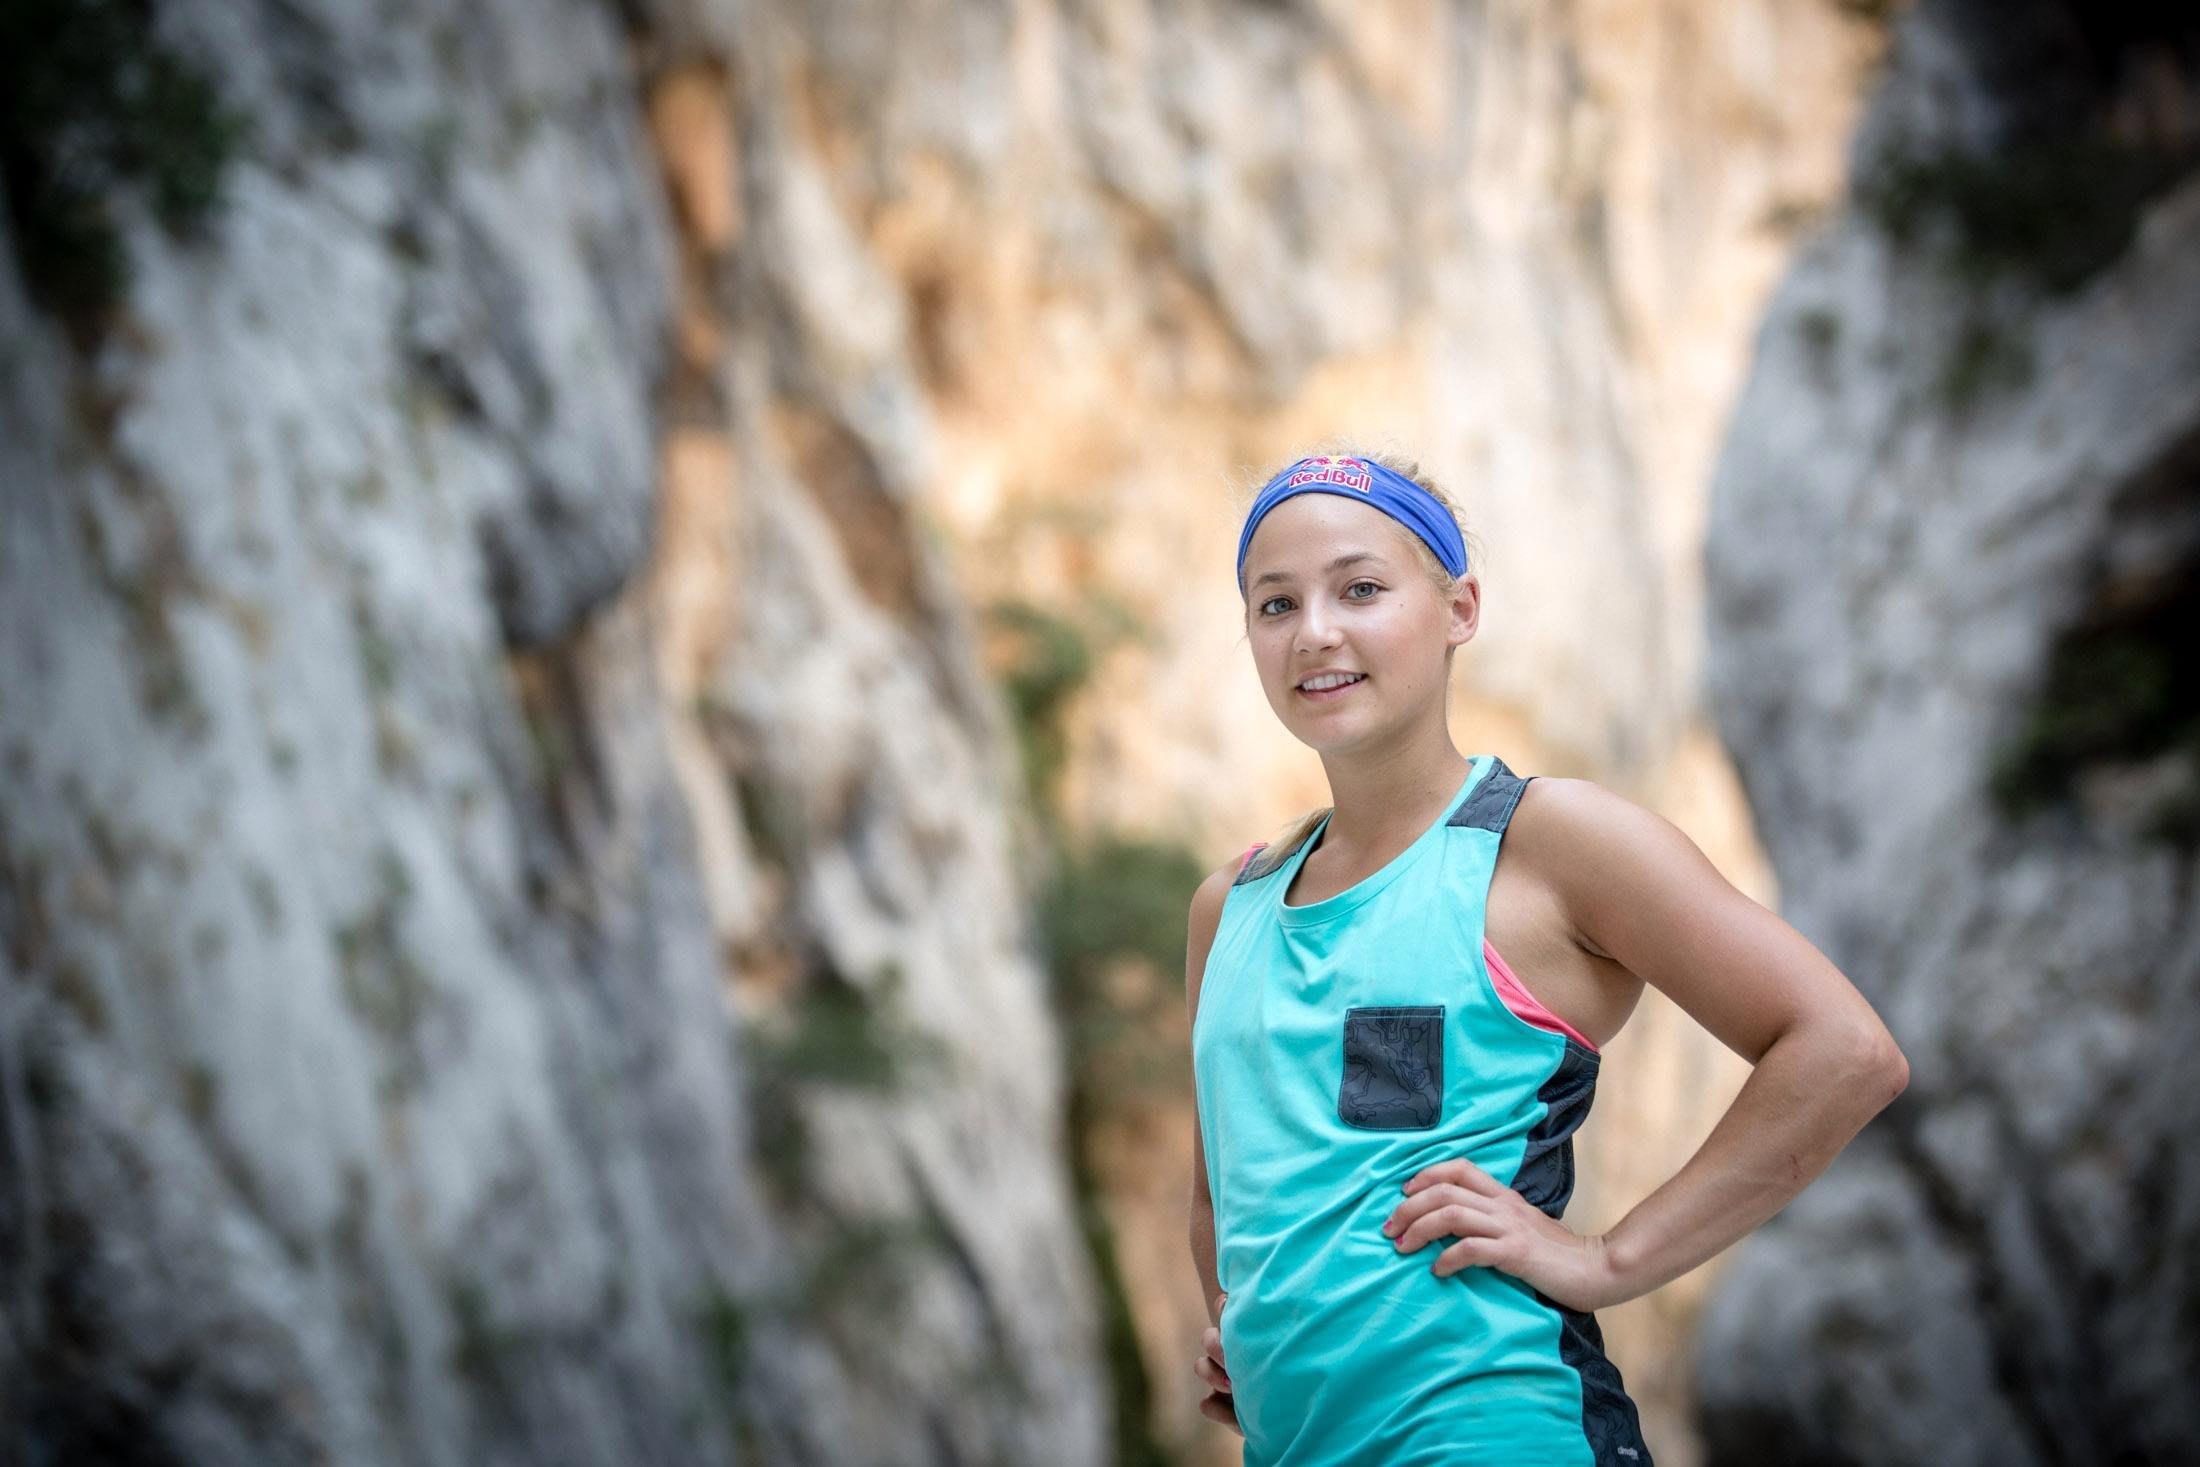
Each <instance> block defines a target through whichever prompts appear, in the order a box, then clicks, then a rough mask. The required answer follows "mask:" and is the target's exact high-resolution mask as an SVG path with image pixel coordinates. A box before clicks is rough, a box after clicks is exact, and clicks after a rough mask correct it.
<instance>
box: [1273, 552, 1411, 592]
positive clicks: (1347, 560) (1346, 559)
mask: <svg viewBox="0 0 2200 1467" xmlns="http://www.w3.org/2000/svg"><path fill="white" fill-rule="evenodd" d="M1363 560H1372V561H1377V562H1380V561H1381V560H1382V557H1381V556H1380V555H1377V554H1376V553H1375V552H1374V551H1372V550H1355V551H1353V552H1352V553H1351V554H1350V555H1340V556H1338V557H1337V558H1336V559H1335V560H1332V561H1331V562H1329V564H1327V565H1325V566H1323V567H1322V573H1323V574H1324V575H1327V574H1329V573H1330V572H1332V571H1339V570H1343V569H1344V568H1345V567H1346V566H1348V565H1357V564H1359V563H1360V562H1361V561H1363ZM1290 579H1292V576H1291V573H1290V572H1289V571H1280V570H1278V571H1264V572H1262V573H1261V574H1260V575H1258V576H1255V577H1254V578H1253V584H1252V585H1251V586H1250V587H1249V588H1248V589H1250V590H1255V591H1257V590H1259V589H1260V588H1261V587H1262V586H1265V585H1267V584H1268V583H1269V582H1270V581H1288V580H1290Z"/></svg>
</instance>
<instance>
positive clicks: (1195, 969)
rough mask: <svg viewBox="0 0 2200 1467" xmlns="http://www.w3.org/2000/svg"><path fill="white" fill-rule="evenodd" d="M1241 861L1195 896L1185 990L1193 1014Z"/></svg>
mask: <svg viewBox="0 0 2200 1467" xmlns="http://www.w3.org/2000/svg"><path fill="white" fill-rule="evenodd" d="M1238 871H1239V861H1238V860H1237V859H1236V858H1233V859H1231V860H1229V861H1226V862H1224V863H1223V864H1222V865H1220V866H1217V867H1216V868H1215V869H1214V870H1213V871H1211V872H1209V873H1208V874H1207V877H1206V879H1205V880H1203V881H1201V882H1200V883H1199V889H1198V890H1197V891H1195V892H1193V893H1192V910H1191V916H1190V919H1189V920H1188V922H1187V924H1186V928H1185V934H1184V989H1185V994H1186V998H1187V1001H1188V1002H1189V1003H1190V1005H1191V1008H1192V1012H1193V1013H1194V1014H1197V1013H1198V1012H1199V979H1200V975H1201V974H1202V973H1204V972H1205V971H1206V969H1207V950H1208V949H1209V948H1211V947H1213V946H1214V941H1215V929H1216V928H1217V927H1219V926H1221V925H1222V904H1223V902H1224V900H1225V899H1226V898H1228V896H1229V895H1230V888H1231V887H1232V886H1233V885H1235V884H1236V882H1237V878H1238Z"/></svg>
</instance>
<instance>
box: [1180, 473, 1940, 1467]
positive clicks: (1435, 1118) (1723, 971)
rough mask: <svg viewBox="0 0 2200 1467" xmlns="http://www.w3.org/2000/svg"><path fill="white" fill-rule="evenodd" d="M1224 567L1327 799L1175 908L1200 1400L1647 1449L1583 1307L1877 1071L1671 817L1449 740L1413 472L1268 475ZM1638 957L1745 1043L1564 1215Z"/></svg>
mask: <svg viewBox="0 0 2200 1467" xmlns="http://www.w3.org/2000/svg"><path fill="white" fill-rule="evenodd" d="M1238 586H1239V589H1240V591H1241V592H1242V593H1243V597H1244V605H1245V618H1246V628H1247V636H1248V638H1249V640H1250V641H1251V644H1252V651H1253V661H1254V664H1255V666H1256V667H1257V668H1258V670H1259V673H1260V680H1261V686H1262V689H1263V690H1264V691H1265V692H1266V694H1267V696H1268V702H1269V706H1270V707H1272V708H1274V709H1275V711H1276V716H1277V717H1278V718H1280V719H1282V720H1283V724H1284V726H1285V727H1286V728H1288V729H1289V730H1290V731H1291V733H1292V735H1293V737H1295V738H1297V739H1299V740H1300V741H1301V742H1303V743H1305V744H1307V745H1309V746H1310V747H1312V748H1313V749H1314V750H1315V751H1316V752H1317V753H1318V754H1320V756H1321V760H1322V765H1323V768H1324V771H1325V772H1326V773H1327V775H1328V779H1329V787H1330V791H1331V794H1332V796H1333V801H1334V803H1333V805H1332V806H1331V807H1330V808H1329V809H1326V810H1318V811H1315V812H1313V813H1312V814H1310V815H1308V816H1307V817H1305V818H1304V819H1302V820H1301V821H1299V822H1298V823H1297V825H1296V827H1295V829H1294V830H1292V831H1291V832H1290V833H1289V834H1287V835H1286V836H1284V837H1283V838H1281V839H1279V840H1277V841H1275V842H1273V843H1272V844H1266V845H1264V846H1255V847H1254V848H1253V849H1252V850H1251V851H1249V852H1247V853H1246V855H1245V856H1244V857H1241V858H1240V859H1239V860H1237V861H1233V862H1231V863H1230V864H1229V865H1227V866H1225V867H1223V868H1222V869H1220V870H1218V871H1216V872H1215V873H1214V874H1213V875H1211V876H1209V877H1208V878H1207V880H1206V881H1205V882H1204V883H1203V884H1202V885H1201V886H1200V888H1199V891H1198V893H1197V895H1196V896H1195V897H1194V898H1193V900H1192V905H1191V920H1190V935H1189V944H1188V952H1187V955H1186V975H1185V976H1186V986H1187V989H1188V998H1189V1002H1190V1005H1191V1010H1192V1022H1193V1029H1192V1053H1193V1071H1194V1080H1195V1085H1196V1092H1197V1104H1198V1126H1197V1130H1196V1132H1195V1146H1196V1154H1195V1158H1194V1165H1193V1196H1192V1253H1193V1259H1194V1262H1195V1264H1196V1265H1197V1267H1198V1269H1199V1272H1200V1276H1201V1280H1202V1282H1203V1284H1204V1286H1205V1292H1206V1296H1207V1298H1208V1299H1209V1300H1210V1301H1212V1302H1211V1303H1210V1304H1209V1316H1210V1319H1211V1320H1213V1321H1214V1327H1211V1328H1209V1329H1208V1330H1207V1332H1206V1337H1205V1342H1204V1354H1203V1356H1202V1358H1201V1359H1199V1360H1198V1361H1197V1362H1196V1363H1195V1367H1194V1368H1195V1370H1196V1372H1197V1373H1198V1375H1199V1376H1200V1378H1201V1379H1202V1380H1203V1381H1205V1382H1206V1383H1207V1385H1208V1386H1209V1387H1210V1388H1211V1392H1210V1394H1209V1395H1208V1396H1207V1398H1206V1400H1205V1401H1204V1402H1202V1405H1201V1410H1202V1412H1203V1413H1204V1414H1205V1415H1207V1416H1208V1417H1210V1418H1211V1419H1214V1420H1217V1421H1221V1422H1224V1423H1226V1424H1229V1425H1231V1426H1233V1427H1235V1428H1236V1429H1238V1430H1239V1431H1241V1432H1242V1433H1243V1435H1244V1437H1245V1454H1244V1460H1245V1462H1246V1464H1247V1467H1268V1464H1288V1467H1330V1464H1339V1467H1342V1464H1375V1463H1380V1464H1387V1467H1400V1464H1415V1463H1419V1464H1465V1463H1503V1464H1510V1463H1535V1464H1539V1467H1542V1464H1552V1467H1556V1464H1569V1463H1596V1464H1600V1467H1601V1464H1623V1467H1649V1464H1650V1460H1651V1458H1650V1451H1649V1448H1648V1447H1647V1446H1646V1445H1645V1444H1644V1442H1643V1439H1642V1433H1641V1427H1640V1424H1639V1422H1638V1420H1637V1417H1636V1412H1635V1408H1634V1404H1633V1403H1632V1402H1631V1401H1630V1400H1629V1399H1628V1397H1627V1394H1626V1391H1625V1388H1624V1386H1623V1384H1622V1382H1621V1380H1620V1377H1619V1372H1618V1371H1617V1370H1615V1369H1614V1368H1613V1366H1612V1364H1611V1362H1610V1361H1609V1360H1608V1359H1606V1357H1605V1355H1604V1351H1603V1348H1602V1339H1601V1336H1600V1334H1599V1331H1598V1329H1597V1325H1596V1320H1595V1317H1594V1312H1595V1311H1596V1310H1598V1309H1600V1308H1603V1307H1605V1306H1607V1305H1611V1304H1617V1303H1619V1302H1621V1301H1622V1300H1626V1299H1631V1298H1634V1297H1635V1296H1637V1295H1639V1294H1643V1293H1647V1292H1648V1291H1649V1290H1651V1289H1654V1288H1656V1287H1658V1286H1659V1285H1660V1284H1663V1283H1665V1282H1666V1281H1667V1280H1669V1279H1672V1278H1675V1277H1677V1276H1678V1275H1680V1274H1682V1273H1685V1272H1687V1271H1688V1270H1689V1269H1691V1268H1694V1267H1695V1266H1696V1265H1697V1264H1700V1263H1702V1262H1703V1261H1704V1260H1705V1259H1707V1258H1710V1257H1711V1256H1712V1255H1714V1254H1716V1253H1717V1252H1719V1251H1720V1250H1721V1249H1723V1248H1725V1247H1726V1246H1727V1245H1728V1244H1730V1243H1732V1242H1733V1241H1734V1240H1735V1239H1737V1238H1739V1237H1741V1236H1742V1235H1743V1234H1744V1233H1746V1232H1748V1231H1749V1230H1750V1229H1751V1228H1753V1227H1755V1226H1756V1225H1757V1224H1758V1223H1761V1222H1763V1221H1764V1220H1765V1219H1766V1218H1768V1217H1770V1216H1772V1214H1773V1213H1775V1212H1777V1211H1778V1210H1779V1209H1780V1208H1781V1207H1782V1206H1784V1205H1785V1204H1786V1203H1787V1201H1788V1200H1789V1199H1790V1198H1792V1197H1794V1196H1795V1194H1796V1193H1797V1192H1799V1191H1801V1190H1802V1188H1803V1186H1804V1185H1805V1184H1806V1183H1807V1182H1809V1181H1810V1179H1811V1178H1813V1177H1815V1176H1816V1175H1818V1173H1819V1172H1821V1171H1822V1170H1824V1169H1825V1167H1826V1165H1827V1163H1828V1162H1830V1161H1831V1160H1832V1159H1833V1156H1834V1155H1835V1153H1836V1152H1838V1151H1839V1150H1840V1149H1841V1148H1842V1147H1843V1146H1844V1145H1846V1144H1847V1143H1848V1141H1849V1139H1850V1138H1851V1137H1853V1136H1854V1135H1855V1134H1856V1133H1857V1131H1858V1130H1859V1129H1861V1128H1862V1127H1863V1125H1864V1123H1865V1122H1866V1121H1868V1120H1870V1119H1871V1117H1872V1116H1873V1115H1875V1114H1877V1113H1878V1111H1879V1110H1880V1109H1882V1108H1883V1107H1884V1106H1885V1105H1886V1104H1887V1103H1888V1102H1889V1101H1891V1100H1892V1099H1894V1097H1895V1096H1896V1095H1898V1094H1899V1093H1900V1092H1901V1090H1902V1088H1903V1086H1904V1085H1905V1084H1906V1083H1907V1082H1908V1076H1909V1070H1908V1065H1907V1063H1906V1061H1905V1060H1904V1058H1903V1056H1902V1053H1901V1051H1900V1050H1899V1049H1898V1048H1896V1046H1895V1044H1894V1041H1893V1039H1892V1038H1891V1037H1889V1035H1888V1033H1887V1030H1886V1028H1885V1026H1884V1025H1883V1024H1881V1023H1880V1021H1879V1018H1878V1016H1877V1015H1876V1014H1875V1013H1874V1012H1873V1011H1872V1008H1871V1006H1870V1004H1869V1003H1867V1002H1866V1001H1865V999H1864V998H1863V996H1862V995H1861V994H1859V993H1858V992H1857V991H1856V989H1855V988H1854V987H1853V986H1851V985H1850V983H1849V982H1848V980H1847V979H1846V978H1844V977H1843V976H1842V974H1841V972H1840V971H1839V970H1838V969H1837V968H1835V967H1834V966H1833V964H1832V963H1831V962H1829V961H1828V960H1827V959H1826V958H1825V956H1824V955H1823V954H1821V953H1820V952H1819V951H1818V950H1817V949H1816V948H1814V947H1813V946H1811V944H1810V943H1809V942H1808V941H1807V940H1806V939H1805V938H1803V937H1802V935H1801V934H1799V933H1797V932H1796V931H1795V930H1794V929H1793V928H1792V927H1790V926H1788V925H1787V924H1786V923H1785V922H1783V921H1781V920H1780V918H1778V917H1777V916H1775V915H1774V914H1772V913H1771V912H1768V911H1766V910H1765V909H1764V908H1763V907H1761V906H1758V905H1757V904H1756V903H1755V902H1753V901H1751V900H1750V899H1749V898H1748V897H1746V896H1744V895H1742V894H1741V893H1740V892H1738V891H1736V890H1735V889H1734V888H1733V887H1732V886H1730V885H1728V884H1727V882H1726V881H1725V880H1724V879H1723V878H1722V877H1721V876H1720V875H1719V873H1718V871H1717V870H1715V869H1714V868H1713V867H1712V865H1711V864H1710V862H1709V861H1707V860H1706V859H1705V858H1704V856H1703V854H1702V853H1701V852H1700V851H1698V850H1697V848H1696V847H1695V845H1694V844H1693V843H1692V842H1691V841H1690V840H1689V839H1688V837H1687V836H1685V835H1683V834H1682V833H1681V832H1680V831H1679V830H1678V829H1677V828H1675V827H1674V826H1673V825H1671V824H1669V823H1668V822H1667V821H1665V820H1664V819H1662V818H1660V817H1659V816H1657V815H1655V814H1653V813H1651V812H1650V811H1647V810H1645V809H1643V808H1641V807H1640V806H1638V805H1635V804H1633V803H1632V802H1630V801H1628V800H1626V799H1623V798H1622V797H1620V796H1619V795H1616V794H1613V793H1611V792H1610V791H1608V790H1605V789H1603V788H1602V787H1600V786H1598V785H1596V784H1594V783H1592V782H1590V781H1587V780H1579V779H1553V778H1533V777H1529V778H1522V777H1520V776H1517V775H1515V774H1514V773H1513V772H1512V771H1511V770H1510V769H1508V768H1507V767H1506V765H1505V763H1504V761H1503V760H1502V759H1500V758H1498V757H1496V756H1495V755H1491V754H1483V755H1477V756H1475V757H1472V758H1469V757H1467V756H1465V755H1462V754H1461V753H1459V751H1458V750H1457V749H1456V748H1455V747H1454V746H1453V744H1452V740H1451V734H1450V730H1449V727H1448V724H1447V719H1446V714H1447V706H1446V704H1447V700H1446V683H1447V680H1448V676H1449V673H1450V669H1451V662H1452V657H1453V654H1454V653H1455V652H1456V651H1457V650H1458V648H1459V647H1461V646H1462V645H1464V644H1465V643H1466V642H1468V641H1469V640H1471V639H1472V638H1473V636H1474V633H1475V628H1476V626H1477V624H1478V622H1479V619H1480V613H1481V587H1480V583H1479V581H1478V580H1477V579H1476V577H1475V575H1474V574H1473V572H1472V571H1471V570H1470V569H1469V566H1468V560H1467V551H1466V543H1465V537H1464V535H1463V533H1462V531H1461V529H1460V525H1459V520H1458V516H1457V513H1456V511H1455V510H1454V509H1453V507H1452V505H1451V504H1450V502H1449V501H1448V500H1447V499H1446V498H1445V497H1444V496H1443V494H1442V493H1441V492H1440V491H1439V490H1438V489H1437V488H1436V486H1434V485H1433V484H1431V483H1429V482H1428V481H1427V480H1426V479H1425V478H1423V477H1422V476H1421V475H1420V474H1419V472H1418V471H1417V470H1416V469H1415V468H1414V466H1413V465H1412V464H1410V463H1405V462H1402V461H1397V460H1392V459H1387V458H1384V457H1381V456H1370V455H1367V454H1353V455H1349V456H1317V457H1313V458H1306V459H1301V460H1299V461H1298V462H1297V463H1294V464H1292V465H1291V466H1290V467H1288V468H1287V469H1285V470H1283V471H1282V472H1281V473H1279V474H1277V475H1276V476H1275V478H1273V479H1272V480H1270V481H1269V482H1268V484H1267V486H1266V487H1265V488H1263V489H1262V490H1261V491H1260V493H1259V495H1258V496H1257V497H1256V498H1255V499H1254V501H1253V503H1252V506H1251V508H1250V510H1249V511H1248V513H1247V516H1246V519H1245V523H1244V528H1243V531H1242V533H1241V534H1240V536H1239V541H1238ZM1508 836H1509V839H1508ZM1501 847H1502V852H1503V857H1504V859H1503V861H1502V863H1500V861H1499V854H1500V848H1501ZM1500 954H1503V956H1500ZM1646 982H1648V983H1654V984H1656V985H1657V986H1658V987H1659V988H1660V989H1661V990H1663V991H1664V992H1665V993H1666V994H1667V995H1668V996H1669V997H1671V998H1672V999H1673V1000H1674V1001H1675V1002H1676V1003H1678V1004H1679V1005H1680V1006H1681V1007H1682V1008H1683V1009H1685V1010H1686V1011H1687V1012H1688V1013H1690V1014H1691V1015H1693V1016H1694V1017H1695V1018H1696V1019H1697V1021H1698V1022H1700V1023H1701V1024H1703V1025H1704V1027H1705V1028H1707V1029H1709V1030H1710V1031H1711V1032H1712V1033H1713V1034H1714V1035H1716V1036H1717V1037H1718V1038H1719V1039H1720V1040H1721V1041H1722V1042H1724V1043H1725V1044H1726V1045H1727V1046H1728V1047H1729V1048H1731V1049H1733V1050H1735V1051H1737V1052H1738V1053H1740V1054H1741V1055H1742V1056H1743V1057H1744V1058H1746V1059H1748V1060H1749V1061H1750V1062H1751V1063H1752V1065H1753V1066H1754V1067H1755V1068H1754V1070H1753V1071H1752V1073H1751V1075H1750V1077H1749V1079H1748V1082H1747V1083H1746V1084H1745V1085H1743V1087H1742V1089H1741V1092H1740V1093H1739V1094H1738V1095H1737V1096H1736V1097H1735V1099H1734V1103H1733V1105H1732V1107H1731V1108H1730V1109H1729V1110H1728V1111H1727V1113H1726V1115H1725V1116H1724V1117H1723V1118H1722V1119H1721V1120H1720V1122H1719V1124H1718V1125H1717V1126H1716V1127H1715V1128H1714V1129H1713V1130H1712V1132H1711V1134H1710V1136H1709V1137H1708V1138H1707V1139H1706V1140H1705V1142H1704V1143H1703V1146H1702V1147H1701V1149H1700V1150H1698V1151H1697V1153H1696V1154H1695V1156H1694V1157H1693V1158H1691V1159H1690V1160H1689V1162H1688V1163H1687V1165H1685V1166H1684V1167H1682V1168H1681V1169H1680V1171H1679V1172H1678V1173H1676V1174H1675V1175H1674V1176H1673V1177H1672V1178H1671V1179H1670V1180H1669V1181H1667V1182H1666V1183H1665V1184H1664V1185H1663V1186H1661V1187H1659V1188H1658V1189H1657V1190H1656V1191H1654V1192H1653V1193H1651V1194H1650V1196H1649V1197H1647V1198H1645V1199H1644V1200H1643V1201H1642V1202H1641V1203H1640V1204H1638V1205H1637V1206H1636V1207H1635V1208H1634V1209H1633V1210H1632V1211H1631V1212H1629V1213H1628V1214H1627V1215H1626V1217H1624V1218H1623V1219H1622V1220H1621V1221H1620V1222H1619V1223H1618V1224H1617V1225H1616V1226H1615V1227H1613V1228H1612V1230H1611V1231H1610V1232H1607V1233H1604V1234H1601V1235H1584V1234H1577V1233H1575V1232H1574V1231H1573V1230H1572V1229H1570V1228H1568V1227H1567V1226H1566V1225H1565V1223H1564V1222H1562V1221H1561V1220H1560V1219H1561V1217H1562V1215H1563V1213H1564V1211H1565V1207H1566V1201H1567V1199H1568V1197H1569V1196H1570V1195H1571V1194H1572V1191H1573V1175H1574V1173H1573V1151H1572V1136H1573V1133H1574V1131H1575V1130H1576V1129H1577V1128H1578V1127H1579V1126H1580V1124H1581V1122H1582V1120H1583V1118H1584V1117H1585V1116H1586V1115H1587V1113H1588V1109H1589V1103H1590V1098H1591V1093H1592V1091H1593V1088H1594V1086H1595V1083H1596V1075H1597V1066H1598V1052H1599V1051H1600V1050H1601V1049H1602V1048H1603V1046H1604V1045H1605V1044H1606V1043H1607V1042H1609V1041H1610V1039H1611V1038H1612V1036H1613V1035H1614V1034H1616V1033H1618V1032H1619V1030H1620V1027H1621V1026H1622V1025H1623V1024H1624V1023H1625V1022H1626V1019H1627V1016H1628V1014H1629V1013H1630V1012H1631V1011H1632V1010H1633V1008H1634V1006H1635V1002H1636V1000H1637V999H1638V998H1639V997H1640V995H1641V993H1642V985H1643V984H1644V983H1646Z"/></svg>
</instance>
